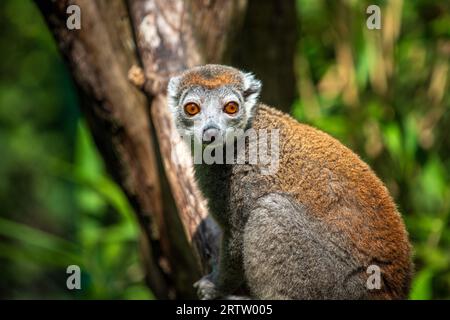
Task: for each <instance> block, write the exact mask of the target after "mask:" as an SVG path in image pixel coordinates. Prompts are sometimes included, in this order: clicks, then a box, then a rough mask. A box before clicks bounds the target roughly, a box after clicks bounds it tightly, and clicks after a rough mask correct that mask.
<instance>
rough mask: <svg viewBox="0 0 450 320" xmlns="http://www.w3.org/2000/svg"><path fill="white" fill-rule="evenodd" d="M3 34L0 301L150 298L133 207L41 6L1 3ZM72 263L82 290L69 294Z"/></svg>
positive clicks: (28, 2) (30, 3) (0, 113)
mask: <svg viewBox="0 0 450 320" xmlns="http://www.w3.org/2000/svg"><path fill="white" fill-rule="evenodd" d="M18 13H20V14H18ZM0 28H1V30H0V32H1V37H0V44H1V47H2V48H4V50H2V59H1V61H0V74H1V76H0V150H1V151H0V177H1V179H0V273H1V275H2V276H1V277H0V298H20V299H24V298H25V299H26V298H63V299H91V298H97V299H149V298H152V294H151V292H149V290H148V288H147V287H146V286H145V283H144V274H143V270H142V267H141V263H140V261H139V256H138V252H139V251H138V224H137V223H136V221H135V216H134V212H133V209H132V208H131V206H130V204H129V203H128V201H127V199H126V197H125V196H124V194H123V193H122V191H121V189H120V188H119V187H118V186H117V185H116V184H115V183H114V182H113V181H112V180H111V179H110V178H109V177H108V175H107V174H106V172H105V168H104V165H103V162H102V160H101V159H100V157H99V155H98V152H97V150H96V148H95V146H94V144H93V141H92V138H91V136H90V134H89V132H88V130H87V129H86V125H85V124H84V123H83V121H82V120H81V119H80V116H79V113H78V101H77V100H76V92H75V89H74V88H73V86H72V84H71V83H70V77H69V75H68V74H67V72H66V69H65V67H64V65H63V62H62V61H61V58H60V57H59V55H58V52H57V49H56V47H55V44H54V42H53V40H52V38H51V35H50V34H49V32H48V30H47V28H46V26H45V24H44V22H43V21H42V19H41V17H40V14H39V12H38V10H37V8H35V7H34V5H33V4H32V2H31V1H11V0H9V1H1V2H0ZM72 264H76V265H79V266H80V267H81V276H82V290H80V291H77V290H75V291H69V290H68V289H67V288H66V279H67V276H68V275H67V274H66V268H67V267H68V266H69V265H72Z"/></svg>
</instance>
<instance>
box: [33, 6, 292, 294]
mask: <svg viewBox="0 0 450 320" xmlns="http://www.w3.org/2000/svg"><path fill="white" fill-rule="evenodd" d="M35 1H36V3H37V4H38V6H39V8H40V10H41V11H42V13H43V15H44V17H45V19H46V21H47V23H48V25H49V27H50V29H51V31H52V32H53V34H54V36H55V39H56V41H57V43H58V44H59V47H60V50H61V52H62V54H63V56H64V58H65V60H66V61H67V64H68V66H69V68H70V71H71V73H72V75H73V79H74V82H75V84H76V86H77V88H78V90H79V93H80V96H81V98H82V111H83V113H84V115H85V116H86V118H87V120H88V124H89V127H90V129H91V131H92V133H93V137H94V140H95V142H96V144H97V146H98V148H99V150H100V152H101V154H102V156H103V157H104V159H105V163H106V165H107V167H108V169H109V171H110V172H111V174H112V176H113V177H114V178H115V179H116V181H117V182H118V183H119V185H120V186H121V187H122V188H123V190H124V191H125V193H126V195H127V196H128V198H129V200H130V202H131V204H132V205H133V207H134V209H135V211H136V214H137V216H138V220H139V222H140V225H141V227H142V230H143V237H142V240H143V241H142V248H143V250H142V252H143V255H144V262H145V267H146V271H147V272H146V273H147V280H148V284H149V286H150V288H151V289H152V291H153V292H154V294H155V295H156V297H157V298H192V297H193V290H192V283H193V282H194V280H197V278H198V277H199V276H200V274H201V273H206V272H208V270H209V269H210V266H211V263H214V262H215V261H216V260H217V257H218V241H219V238H220V230H219V229H218V227H217V225H216V223H215V222H214V221H212V220H211V218H209V217H208V212H207V209H206V203H205V200H204V199H203V198H202V196H201V194H200V193H199V192H198V188H197V186H196V183H195V181H194V177H193V171H192V164H191V158H190V156H189V153H188V152H187V150H186V147H185V146H184V144H183V143H182V142H181V139H180V137H179V135H178V134H177V132H176V130H175V127H174V124H173V123H172V119H171V116H170V114H169V112H168V109H167V107H166V97H165V95H166V92H165V91H166V85H167V82H168V79H169V78H170V76H172V75H174V74H176V73H178V72H181V71H183V70H185V69H186V68H189V67H192V66H194V65H199V64H204V63H221V62H223V61H225V60H224V59H225V58H224V57H225V56H228V57H235V58H236V57H237V56H239V57H240V56H241V55H242V57H241V60H239V59H236V61H238V60H239V64H238V65H239V66H242V67H244V68H245V69H247V70H252V69H253V68H254V67H255V68H256V69H255V70H253V71H255V72H256V73H257V74H258V75H259V76H261V77H262V79H263V80H264V81H268V83H269V84H267V86H272V85H273V84H274V82H273V81H271V79H270V76H271V74H272V76H273V75H274V74H276V76H277V77H278V76H280V74H281V75H283V76H286V72H287V71H286V70H285V69H284V68H283V69H282V70H284V71H280V70H278V68H276V67H268V71H265V69H264V68H263V67H264V63H266V62H267V61H269V60H267V59H269V58H265V59H262V60H261V61H260V62H258V64H253V63H252V61H253V60H254V59H255V58H256V57H258V56H259V55H261V54H262V55H265V54H264V53H261V52H259V51H257V50H259V48H262V47H261V45H260V43H259V42H260V41H262V40H261V39H263V33H261V32H265V31H261V30H259V29H258V28H259V27H260V26H261V25H260V24H264V23H269V22H268V21H272V20H271V19H272V18H270V17H271V15H270V14H268V12H267V10H269V11H270V10H271V9H270V8H273V6H276V5H275V4H274V3H275V1H263V2H262V7H263V8H264V10H263V11H260V10H262V9H259V8H258V6H257V5H256V1H253V0H251V1H250V3H251V6H252V10H255V12H256V13H255V14H256V15H259V14H260V12H264V17H263V18H264V19H265V20H264V21H265V22H264V21H259V20H257V21H259V22H258V23H259V24H258V23H254V22H252V21H253V20H254V19H253V18H252V16H251V15H247V16H245V15H244V13H245V10H246V3H247V1H246V0H229V1H213V0H185V1H183V0H128V1H125V0H72V1H70V0H56V1H50V0H35ZM288 2H290V3H291V4H289V5H286V6H285V5H281V7H282V8H284V9H283V10H282V11H280V12H281V14H282V15H287V16H289V19H291V13H292V12H289V8H292V7H293V2H291V1H288ZM267 3H271V6H272V7H270V8H268V7H267ZM70 4H76V5H79V6H80V8H81V12H82V19H81V21H82V28H81V30H74V31H69V30H68V29H67V28H66V19H67V17H68V15H67V14H66V8H67V7H68V6H69V5H70ZM280 12H278V13H280ZM244 17H246V18H245V22H244ZM280 19H284V18H283V16H281V17H277V19H276V22H274V23H275V28H276V30H278V32H281V31H280V30H283V31H286V30H285V29H286V28H288V26H290V23H292V21H291V20H289V21H290V22H289V23H287V24H286V25H285V24H283V23H282V22H281V20H280ZM243 22H244V23H245V25H246V27H245V28H244V33H243V34H240V35H239V37H237V36H236V33H237V32H238V31H239V30H240V26H241V24H242V23H243ZM280 25H281V26H282V27H280ZM294 28H295V26H294ZM269 29H270V28H269ZM264 30H267V28H266V29H264ZM252 33H255V37H257V38H258V39H259V40H254V41H257V42H258V44H257V46H256V47H255V48H251V47H249V45H250V43H252V42H250V43H248V44H246V45H242V46H237V45H236V46H235V43H236V41H238V42H240V43H242V42H247V41H250V40H251V41H253V39H252ZM276 37H277V36H276V35H275V38H276ZM287 39H288V38H286V39H284V40H282V41H288V40H287ZM289 39H290V38H289ZM291 40H292V39H291ZM291 40H289V41H291ZM274 41H275V40H274ZM280 41H281V40H280ZM136 44H137V45H136ZM230 44H232V45H230ZM271 45H273V44H271ZM236 48H238V49H236ZM284 48H287V49H288V50H291V49H292V48H291V47H289V46H288V45H287V44H284V45H283V46H281V47H280V48H279V50H275V51H276V52H277V53H276V54H275V55H276V57H277V58H276V61H277V62H276V63H277V64H278V65H279V66H281V65H283V63H284V62H283V61H281V60H283V59H284V58H283V57H285V56H286V57H290V55H291V52H289V53H286V55H283V54H282V51H283V50H284ZM250 49H252V50H250ZM235 50H237V51H235ZM246 50H248V51H246ZM233 52H234V53H233ZM269 56H270V57H272V55H269ZM269 56H268V57H269ZM286 59H290V58H286ZM140 61H141V62H142V67H143V73H142V72H141V69H140V68H139V67H137V66H139V65H140ZM226 61H229V60H226ZM258 61H259V60H258ZM288 66H289V67H290V66H291V64H290V63H288ZM292 70H293V68H291V73H292ZM130 76H131V78H133V80H134V82H135V83H137V84H139V85H141V86H142V89H143V91H144V92H145V94H146V95H144V94H143V93H142V92H141V91H140V90H138V89H137V88H136V87H135V86H134V85H133V84H131V82H130V81H128V79H127V78H129V77H130ZM287 79H288V80H289V81H291V80H290V79H291V78H290V77H289V78H287ZM294 80H295V79H294ZM276 86H277V89H275V91H273V92H275V93H271V94H269V95H268V96H267V97H268V98H270V97H273V100H270V99H269V100H268V101H269V102H271V101H276V102H278V103H279V104H278V105H281V106H283V105H287V102H286V103H284V102H282V101H289V103H290V102H292V95H291V93H290V91H289V90H290V89H289V86H279V85H278V83H276ZM283 89H285V93H282V91H283ZM285 94H286V98H284V95H285ZM280 102H281V103H280ZM192 253H194V254H192ZM194 258H196V259H194Z"/></svg>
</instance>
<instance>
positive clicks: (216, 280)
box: [168, 65, 412, 299]
mask: <svg viewBox="0 0 450 320" xmlns="http://www.w3.org/2000/svg"><path fill="white" fill-rule="evenodd" d="M260 90H261V82H260V81H258V80H256V79H255V77H254V76H253V75H252V74H251V73H244V72H242V71H240V70H237V69H235V68H232V67H227V66H221V65H205V66H200V67H195V68H192V69H190V70H187V71H185V72H184V73H182V74H180V75H178V76H175V77H173V78H171V79H170V82H169V86H168V104H169V107H170V110H171V112H172V114H173V117H174V121H175V124H176V127H177V129H178V131H179V132H180V134H181V135H182V136H183V137H188V138H191V139H193V141H194V144H197V145H200V146H201V148H203V149H204V148H205V147H206V146H209V145H210V144H216V146H217V144H219V149H220V148H226V146H225V145H226V144H229V143H230V139H229V138H228V135H229V132H232V131H233V132H237V131H236V129H242V131H241V132H244V133H243V134H245V131H244V130H248V129H254V130H256V131H257V132H260V131H261V129H264V130H266V131H268V132H271V131H273V132H275V131H276V130H278V132H279V133H278V153H279V155H278V166H277V170H276V171H274V172H271V173H269V174H268V173H267V172H263V167H264V166H265V165H264V166H263V165H262V164H260V163H249V161H247V160H246V161H245V162H244V163H229V162H228V161H227V162H225V163H223V162H217V163H212V164H206V163H201V164H196V165H195V175H196V178H197V180H198V183H199V187H200V190H201V191H202V193H203V194H204V196H205V197H206V199H207V200H208V207H209V210H210V213H211V214H212V215H213V217H214V218H215V219H216V221H217V222H218V223H219V225H220V227H221V229H222V232H223V235H222V245H221V250H220V251H221V253H220V258H219V260H220V262H219V265H218V270H215V271H213V272H212V273H211V274H210V275H208V276H206V277H204V278H202V279H201V280H200V281H199V282H198V283H197V284H196V286H197V290H198V293H199V296H200V298H203V299H215V298H221V297H226V296H230V295H233V294H236V293H237V292H240V293H243V292H244V293H245V295H248V296H249V297H251V298H256V299H402V298H405V297H406V296H407V293H408V289H409V284H410V279H411V273H412V263H411V256H410V255H411V253H410V245H409V242H408V236H407V233H406V230H405V227H404V224H403V221H402V218H401V216H400V214H399V212H398V211H397V208H396V206H395V204H394V202H393V200H392V198H391V196H390V195H389V193H388V190H387V189H386V187H385V186H384V185H383V183H382V182H381V181H380V180H379V179H378V178H377V177H376V175H375V174H374V173H373V171H372V170H371V169H370V168H369V166H368V165H367V164H365V163H364V162H363V161H362V160H361V159H360V158H359V157H358V156H357V155H356V154H355V153H353V152H352V151H351V150H350V149H348V148H347V147H345V146H344V145H342V144H341V143H340V142H339V141H337V140H336V139H334V138H332V137H331V136H329V135H328V134H326V133H324V132H322V131H319V130H317V129H315V128H312V127H310V126H308V125H305V124H301V123H299V122H297V121H296V120H294V119H293V118H291V117H290V116H289V115H287V114H284V113H282V112H280V111H277V110H275V109H273V108H271V107H268V106H266V105H264V104H261V103H258V96H259V93H260ZM235 139H236V136H234V138H233V139H232V140H235ZM245 141H246V143H245V144H244V145H242V144H241V148H246V147H248V145H249V142H248V139H246V140H245ZM231 144H232V145H233V146H234V147H236V143H235V141H234V142H231ZM238 148H239V147H238ZM238 151H239V150H238ZM247 152H249V151H247ZM233 157H234V160H236V152H234V151H233ZM373 266H375V267H373ZM377 271H378V274H375V273H376V272H377ZM371 276H378V278H379V279H378V285H377V279H369V277H371ZM372 280H374V282H372V285H370V283H369V282H370V281H372Z"/></svg>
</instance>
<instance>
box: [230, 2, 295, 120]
mask: <svg viewBox="0 0 450 320" xmlns="http://www.w3.org/2000/svg"><path fill="white" fill-rule="evenodd" d="M298 28H299V24H298V18H297V8H296V5H295V1H293V0H283V1H280V0H263V1H261V0H249V1H248V8H247V11H246V15H245V17H244V22H243V26H242V29H241V30H240V32H239V38H238V39H236V40H238V41H235V43H234V45H233V46H231V47H230V48H229V52H228V53H227V55H226V56H227V57H226V58H227V61H230V62H231V64H232V65H234V66H236V67H239V68H242V69H244V70H248V71H251V72H253V73H255V74H256V76H257V77H258V78H259V79H260V80H262V83H263V90H262V94H261V100H262V101H264V103H266V104H268V105H271V106H273V107H275V108H278V109H280V110H283V111H285V112H290V109H291V106H292V102H293V100H294V99H295V98H296V95H297V85H296V75H295V66H294V58H295V54H296V52H297V36H298Z"/></svg>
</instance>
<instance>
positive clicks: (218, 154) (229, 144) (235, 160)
mask: <svg viewBox="0 0 450 320" xmlns="http://www.w3.org/2000/svg"><path fill="white" fill-rule="evenodd" d="M181 139H182V140H183V141H184V143H185V144H186V145H187V146H188V147H189V149H190V150H191V153H192V158H193V162H194V164H207V165H212V164H231V165H234V164H250V165H257V166H259V167H260V169H261V174H263V175H272V174H274V173H276V172H277V171H278V167H279V160H280V130H279V129H271V130H268V129H258V130H257V129H252V128H251V129H247V130H242V129H235V130H228V131H227V133H226V134H225V135H217V136H215V137H214V141H212V142H211V143H208V144H204V143H202V142H199V141H197V140H195V139H193V138H192V136H191V135H185V136H181ZM174 155H175V154H173V156H174ZM172 160H173V161H174V162H177V161H178V160H177V158H175V157H172Z"/></svg>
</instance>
